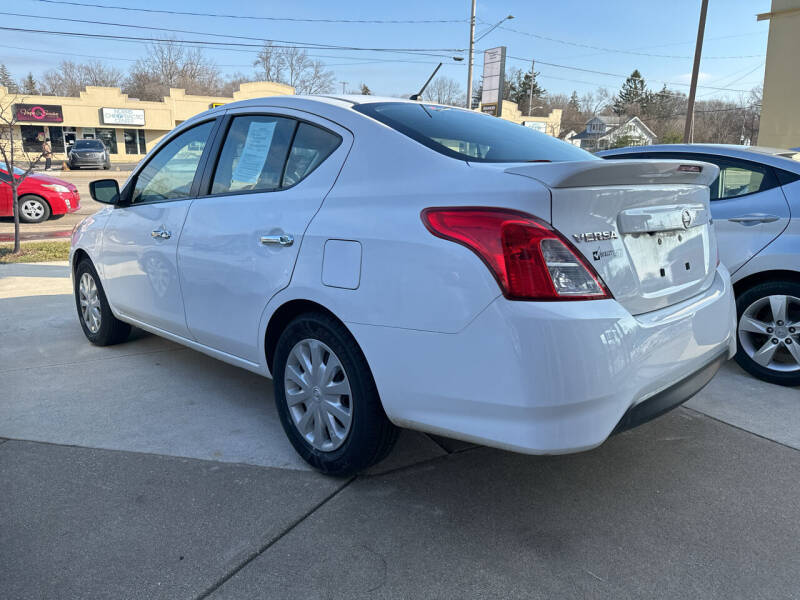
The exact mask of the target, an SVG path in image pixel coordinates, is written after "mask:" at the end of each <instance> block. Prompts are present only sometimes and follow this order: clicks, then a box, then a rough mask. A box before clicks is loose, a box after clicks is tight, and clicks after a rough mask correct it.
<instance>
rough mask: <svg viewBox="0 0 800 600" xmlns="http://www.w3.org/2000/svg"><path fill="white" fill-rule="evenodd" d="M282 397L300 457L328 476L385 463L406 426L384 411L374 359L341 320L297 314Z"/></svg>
mask: <svg viewBox="0 0 800 600" xmlns="http://www.w3.org/2000/svg"><path fill="white" fill-rule="evenodd" d="M273 370H274V377H275V379H274V384H275V403H276V406H277V409H278V415H279V416H280V419H281V425H283V429H284V431H285V432H286V435H287V437H288V438H289V441H290V442H291V443H292V445H293V446H294V448H295V450H296V451H297V452H298V454H300V456H301V457H302V458H303V459H304V460H305V461H306V462H308V463H309V464H310V465H311V466H313V467H314V468H316V469H318V470H320V471H322V472H323V473H326V474H328V475H336V476H347V475H352V474H354V473H357V472H359V471H361V470H362V469H366V468H367V467H369V466H371V465H373V464H375V463H377V462H379V461H381V460H382V459H383V458H384V457H385V456H386V455H387V454H388V453H389V452H390V451H391V449H392V447H393V446H394V443H395V441H396V440H397V435H398V429H397V428H396V427H395V426H394V425H392V423H391V422H390V421H389V419H388V418H387V417H386V414H385V413H384V411H383V406H382V405H381V401H380V397H379V396H378V390H377V387H376V386H375V381H374V379H373V377H372V373H371V371H370V369H369V365H368V364H367V360H366V358H365V357H364V354H363V353H362V352H361V349H360V348H359V347H358V344H357V343H356V341H355V340H354V339H353V337H352V335H350V332H348V331H347V329H346V328H345V327H344V326H343V325H342V324H341V323H339V322H338V321H336V320H335V319H334V318H332V317H330V316H328V315H326V314H321V313H308V314H304V315H301V316H299V317H297V318H295V319H294V320H293V321H292V322H291V323H289V325H288V326H287V327H286V329H285V330H284V331H283V333H282V334H281V336H280V339H279V340H278V345H277V347H276V349H275V359H274V369H273Z"/></svg>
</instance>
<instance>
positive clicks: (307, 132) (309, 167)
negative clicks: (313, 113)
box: [281, 123, 342, 188]
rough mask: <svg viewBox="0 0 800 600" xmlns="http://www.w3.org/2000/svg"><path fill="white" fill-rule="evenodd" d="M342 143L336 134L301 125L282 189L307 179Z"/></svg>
mask: <svg viewBox="0 0 800 600" xmlns="http://www.w3.org/2000/svg"><path fill="white" fill-rule="evenodd" d="M341 143H342V138H340V137H339V136H338V135H336V134H335V133H331V132H330V131H326V130H324V129H321V128H319V127H315V126H314V125H309V124H308V123H300V124H299V125H298V126H297V133H296V134H295V136H294V142H292V149H291V151H290V152H289V159H288V160H287V161H286V170H285V172H284V175H283V184H282V186H281V187H285V188H286V187H291V186H293V185H294V184H296V183H298V182H299V181H301V180H303V179H305V177H306V176H308V175H309V174H310V173H311V171H313V170H314V169H316V168H317V167H318V166H319V165H320V163H322V161H323V160H325V159H326V158H328V157H329V156H330V155H331V154H332V153H333V151H334V150H336V148H338V147H339V144H341Z"/></svg>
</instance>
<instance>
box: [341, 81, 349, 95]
mask: <svg viewBox="0 0 800 600" xmlns="http://www.w3.org/2000/svg"><path fill="white" fill-rule="evenodd" d="M339 83H341V84H342V94H343V95H344V94H345V93H346V92H345V91H344V86H346V85H347V82H346V81H340V82H339Z"/></svg>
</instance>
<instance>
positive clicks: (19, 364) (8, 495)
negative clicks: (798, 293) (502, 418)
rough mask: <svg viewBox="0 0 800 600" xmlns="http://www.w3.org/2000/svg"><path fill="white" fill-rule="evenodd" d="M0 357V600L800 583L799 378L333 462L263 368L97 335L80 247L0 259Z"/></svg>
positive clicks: (767, 594) (716, 385)
mask: <svg viewBox="0 0 800 600" xmlns="http://www.w3.org/2000/svg"><path fill="white" fill-rule="evenodd" d="M0 378H1V379H2V381H3V385H2V390H3V392H2V393H0V598H3V600H5V599H7V598H8V599H16V598H20V599H22V598H25V599H27V598H59V599H61V598H148V599H150V598H165V599H170V600H173V599H179V598H187V599H188V598H248V599H250V598H410V597H419V598H427V597H436V598H465V597H474V598H574V597H589V598H621V597H623V598H628V597H636V598H641V597H663V598H731V597H742V598H745V597H746V598H756V597H763V598H776V597H786V598H794V597H798V590H800V587H798V584H797V577H796V574H797V573H798V572H800V541H799V540H800V454H799V453H798V451H797V449H798V448H800V438H799V437H798V431H800V402H798V400H799V399H800V398H798V396H800V394H798V390H797V389H788V388H780V387H777V386H769V385H767V384H764V383H762V382H758V381H756V380H754V379H752V378H749V377H748V376H747V375H746V374H744V373H743V372H741V371H740V370H739V369H738V367H736V366H735V365H734V364H733V363H729V364H728V365H726V366H725V368H724V369H723V371H722V372H721V373H720V374H719V375H718V376H717V378H716V379H715V380H714V381H713V382H712V383H711V384H710V385H709V386H708V387H707V388H706V389H705V390H704V391H703V392H702V393H701V394H700V395H698V396H697V397H696V398H695V399H694V400H692V401H691V406H692V407H693V408H692V409H688V408H681V409H678V410H676V411H673V412H672V413H670V414H669V415H666V416H665V417H662V418H660V419H658V420H656V421H654V422H652V423H650V424H647V425H645V426H643V427H641V428H638V429H635V430H633V431H631V432H627V433H625V434H623V435H621V436H618V437H616V438H613V439H611V440H609V441H608V442H607V443H606V444H604V445H603V446H602V447H600V448H599V449H596V450H594V451H591V452H587V453H583V454H578V455H573V456H562V457H530V456H521V455H516V454H511V453H505V452H500V451H496V450H491V449H487V448H480V447H475V446H473V445H470V444H464V443H461V442H457V441H454V440H445V439H441V438H433V437H430V436H427V435H424V434H420V433H416V432H410V431H407V432H404V433H403V435H402V436H401V439H400V443H399V444H398V447H397V448H396V449H395V450H394V452H393V453H392V454H391V455H390V457H389V458H388V459H387V460H386V461H384V462H383V463H382V464H380V465H378V466H376V467H375V468H374V469H373V470H372V471H371V472H370V473H367V474H365V475H363V476H360V477H358V478H355V479H348V480H339V479H331V478H326V477H323V476H321V475H319V474H317V473H314V472H311V471H310V470H309V469H308V467H307V466H306V465H305V463H303V462H302V461H300V460H299V459H298V458H297V456H296V455H295V453H294V451H293V449H292V448H291V446H290V445H289V443H288V441H287V440H286V439H285V436H284V434H283V431H282V430H281V428H280V425H279V423H278V420H277V416H276V413H275V409H274V406H273V398H272V392H271V384H270V382H269V381H268V380H265V379H263V378H261V377H258V376H256V375H254V374H251V373H248V372H245V371H242V370H239V369H235V368H233V367H230V366H228V365H225V364H223V363H220V362H218V361H215V360H212V359H210V358H208V357H205V356H204V355H201V354H198V353H196V352H194V351H192V350H188V349H185V348H182V347H180V346H177V345H175V344H172V343H170V342H167V341H165V340H162V339H160V338H157V337H154V336H151V335H146V334H143V333H137V334H135V335H134V336H132V339H131V340H130V341H129V342H127V343H125V344H121V345H118V346H114V347H109V348H96V347H94V346H91V345H90V344H88V342H86V340H85V338H84V337H83V334H82V332H81V329H80V326H79V325H78V321H77V315H76V310H75V307H74V300H73V297H72V293H71V288H70V282H69V275H68V268H67V266H66V265H65V264H43V265H0ZM697 411H704V412H706V413H708V414H710V415H712V416H713V418H710V417H708V416H705V415H703V414H701V413H700V412H697ZM723 421H729V422H730V423H732V424H733V425H734V426H731V425H728V424H726V423H725V422H723ZM745 429H748V430H750V431H753V432H754V433H755V434H756V435H753V434H751V433H748V432H747V431H744V430H745ZM4 440H6V441H4Z"/></svg>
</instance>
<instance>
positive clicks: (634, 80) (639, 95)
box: [612, 69, 650, 115]
mask: <svg viewBox="0 0 800 600" xmlns="http://www.w3.org/2000/svg"><path fill="white" fill-rule="evenodd" d="M649 95H650V93H649V92H648V91H647V85H646V84H645V82H644V78H643V77H642V74H641V73H639V70H638V69H636V70H634V71H633V73H631V74H630V77H628V78H627V79H626V80H625V83H623V84H622V88H621V89H620V90H619V93H618V94H617V95H616V97H615V98H614V104H613V106H612V110H613V111H614V114H617V115H624V114H626V113H627V112H628V111H629V110H630V108H631V106H632V105H639V107H640V109H644V108H645V105H646V104H647V101H648V99H649Z"/></svg>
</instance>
